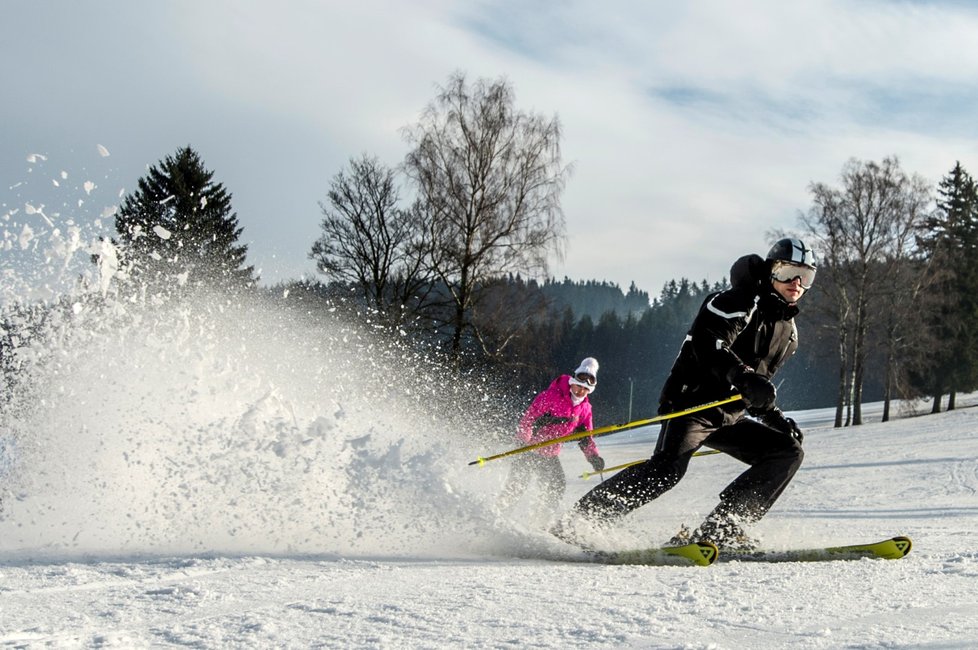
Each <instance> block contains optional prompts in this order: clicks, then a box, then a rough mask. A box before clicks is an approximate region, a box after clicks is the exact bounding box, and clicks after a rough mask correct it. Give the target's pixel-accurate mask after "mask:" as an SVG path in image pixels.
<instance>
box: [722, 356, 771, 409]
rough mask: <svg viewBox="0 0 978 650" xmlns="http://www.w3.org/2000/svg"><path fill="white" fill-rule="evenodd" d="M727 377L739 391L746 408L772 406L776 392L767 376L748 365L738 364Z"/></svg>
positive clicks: (766, 407) (767, 407)
mask: <svg viewBox="0 0 978 650" xmlns="http://www.w3.org/2000/svg"><path fill="white" fill-rule="evenodd" d="M727 378H728V380H729V381H730V383H731V384H733V385H734V386H735V387H736V388H737V390H738V391H740V396H741V397H742V398H743V400H744V403H745V404H747V407H748V408H754V409H759V410H766V409H769V408H771V407H772V406H774V400H775V398H776V397H777V395H778V393H777V391H776V390H775V388H774V384H772V383H771V381H770V380H769V379H768V378H767V377H762V376H761V375H759V374H757V373H756V372H754V370H753V369H751V368H750V367H748V366H740V367H738V368H735V369H734V370H733V371H732V372H731V373H730V374H729V375H728V376H727Z"/></svg>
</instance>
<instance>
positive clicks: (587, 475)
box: [581, 449, 721, 481]
mask: <svg viewBox="0 0 978 650" xmlns="http://www.w3.org/2000/svg"><path fill="white" fill-rule="evenodd" d="M719 453H721V452H720V451H719V450H717V449H710V450H708V451H698V452H696V453H695V454H693V455H694V456H710V455H712V454H719ZM647 460H648V458H643V459H642V460H633V461H632V462H630V463H622V464H621V465H615V466H614V467H605V468H604V469H603V470H601V472H616V471H618V470H620V469H625V468H626V467H631V466H632V465H639V464H641V463H644V462H645V461H647ZM601 472H584V473H583V474H581V478H582V479H584V480H585V481H586V480H588V479H589V478H591V477H592V476H594V475H595V474H599V473H601Z"/></svg>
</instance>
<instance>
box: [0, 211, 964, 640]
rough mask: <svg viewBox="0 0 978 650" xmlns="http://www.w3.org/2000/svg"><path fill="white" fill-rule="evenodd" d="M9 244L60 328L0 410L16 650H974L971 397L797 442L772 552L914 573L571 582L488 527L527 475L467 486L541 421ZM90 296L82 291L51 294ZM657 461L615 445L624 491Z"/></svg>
mask: <svg viewBox="0 0 978 650" xmlns="http://www.w3.org/2000/svg"><path fill="white" fill-rule="evenodd" d="M28 216H30V217H32V216H33V215H28ZM6 217H7V218H8V220H9V219H13V220H14V221H16V219H18V218H20V215H19V213H18V214H15V211H12V212H8V213H7V215H6ZM51 218H52V219H54V218H56V217H51ZM58 218H60V219H61V220H63V219H64V217H58ZM58 225H60V221H59V222H58ZM5 228H6V230H5V231H4V233H5V234H4V237H5V240H4V241H5V242H6V243H5V246H4V248H5V252H4V256H0V305H8V304H13V303H14V302H16V301H17V300H20V299H23V297H24V295H25V287H26V286H28V285H30V286H42V287H44V288H45V291H47V292H48V293H47V294H45V295H46V296H48V297H49V298H50V299H51V300H52V301H53V300H54V299H55V298H58V299H59V300H60V301H61V302H60V304H62V305H63V309H61V310H57V311H55V312H53V313H52V315H51V316H50V317H49V318H47V319H46V320H45V321H44V322H43V325H38V324H37V323H36V322H35V323H34V324H33V325H34V326H32V327H26V322H21V323H20V324H19V325H18V327H17V328H16V335H17V340H16V345H17V354H16V357H15V358H14V359H13V361H14V362H15V365H17V366H18V367H19V368H20V370H19V371H18V372H17V373H16V375H15V377H16V383H15V384H14V385H13V386H12V387H5V388H4V390H6V391H7V392H6V393H5V394H4V396H3V397H4V399H3V403H2V408H0V501H2V508H0V646H2V647H14V648H21V647H23V648H35V647H37V648H40V647H119V648H139V647H160V646H171V647H172V646H193V647H205V648H212V647H295V648H305V647H329V648H341V647H356V648H402V647H403V648H457V647H491V648H503V647H513V648H515V647H519V648H524V647H531V648H570V647H582V648H584V647H586V648H620V647H635V648H716V649H723V648H729V649H741V648H788V647H790V648H883V647H886V648H911V647H912V648H921V647H926V648H973V647H975V643H976V639H978V588H976V585H978V582H976V578H978V495H976V490H978V460H976V459H978V409H976V408H973V405H974V403H975V401H978V400H976V398H975V397H974V396H969V398H968V399H962V400H960V401H959V406H960V407H961V408H959V409H957V410H955V411H953V412H950V413H942V414H938V415H922V416H919V417H914V416H912V415H913V413H912V409H911V408H910V407H907V408H906V409H905V410H904V411H902V412H901V413H899V419H895V420H894V421H892V422H889V423H886V424H880V423H878V422H875V423H868V424H864V425H862V426H859V427H851V428H844V429H833V428H831V426H830V425H831V411H820V412H806V413H795V414H793V415H794V416H796V418H797V419H798V420H799V421H800V422H801V423H802V424H803V425H805V427H806V433H807V437H806V443H805V447H806V450H807V456H806V460H805V464H804V466H803V467H802V469H801V470H800V472H799V473H798V474H797V476H796V478H795V480H794V482H793V483H792V485H791V486H790V487H789V488H788V490H787V491H786V492H785V493H784V495H783V496H782V498H781V500H780V501H779V502H778V503H777V504H776V505H775V507H774V509H773V510H772V512H771V513H770V514H769V515H768V516H767V517H766V518H765V519H764V520H763V521H762V522H761V523H760V524H759V525H758V526H757V528H756V530H755V532H756V533H757V534H758V535H759V536H760V537H762V539H763V540H764V543H765V544H766V545H767V546H769V547H771V548H790V547H797V546H809V545H815V544H841V543H852V542H860V541H876V540H878V539H882V538H885V537H890V536H893V535H896V534H905V535H909V536H911V537H912V538H913V540H914V550H913V552H912V553H911V554H910V555H909V556H908V557H907V558H905V559H903V560H898V561H873V560H860V561H854V562H832V563H811V564H800V563H799V564H768V565H765V564H747V563H737V562H731V563H723V564H716V565H714V566H711V567H707V568H694V567H688V568H687V567H641V566H601V565H595V564H582V563H577V562H568V561H560V559H559V558H560V557H566V558H571V557H573V556H575V551H574V550H573V549H571V548H569V547H567V546H566V545H564V544H562V543H560V542H559V541H557V540H555V539H553V538H552V537H550V536H549V535H548V534H546V533H545V532H543V531H544V525H542V524H540V523H539V522H534V521H533V519H532V518H531V517H529V516H528V512H529V510H530V508H531V506H530V504H521V509H520V510H518V511H517V512H516V513H515V514H514V515H513V516H508V517H504V516H499V515H497V514H496V513H495V510H494V499H495V497H496V495H497V494H498V493H499V490H500V488H501V486H502V483H503V480H504V479H505V477H506V473H507V471H508V467H509V465H508V463H509V462H510V459H501V460H497V461H493V462H490V463H487V464H486V465H485V466H484V467H479V466H470V465H469V464H468V463H469V462H470V461H472V460H474V459H476V458H477V457H479V456H487V455H490V454H493V453H497V452H500V451H503V450H505V449H507V448H509V446H510V444H511V443H510V442H508V438H507V436H508V435H509V433H510V432H511V431H512V426H513V424H514V422H515V418H516V417H517V414H518V411H519V409H520V408H522V407H524V406H525V404H519V403H516V402H517V401H518V400H515V399H514V398H513V396H512V395H508V394H507V387H506V386H500V385H499V384H498V383H493V382H492V381H489V380H488V378H480V377H473V378H471V379H469V380H466V381H460V380H457V379H453V378H451V377H449V376H448V375H447V374H446V373H443V372H442V371H441V370H440V369H439V368H438V367H437V365H435V364H433V363H431V362H430V360H428V359H426V358H425V357H424V355H420V354H417V353H414V352H411V351H409V350H406V349H403V348H401V347H399V346H398V345H396V344H395V343H391V342H390V341H386V340H383V339H379V338H377V336H376V335H375V333H371V332H369V331H363V330H362V329H361V328H355V327H351V326H348V325H345V324H343V323H342V322H341V321H340V320H339V319H332V320H330V319H329V318H327V317H326V316H325V315H324V314H323V313H322V312H320V311H313V312H312V313H309V314H304V313H302V312H301V311H299V310H296V309H294V308H286V307H285V306H284V303H283V302H282V301H279V300H268V301H255V302H253V301H244V300H240V301H238V300H234V301H231V300H227V299H224V298H222V297H219V296H198V297H197V298H196V299H189V300H177V299H173V298H166V297H161V296H154V295H151V294H147V295H143V296H122V295H117V294H116V285H117V283H116V279H117V275H116V274H117V273H118V268H116V267H114V266H111V265H106V264H103V265H102V266H101V267H98V268H97V269H95V267H93V266H92V265H91V264H90V263H88V262H87V260H88V254H89V253H91V252H95V251H96V250H99V251H100V252H101V254H102V259H103V260H106V259H114V257H112V256H111V255H106V251H105V250H103V249H104V247H105V246H106V245H107V244H106V243H105V242H98V241H94V240H93V241H92V242H91V243H89V244H86V243H85V242H84V240H83V239H84V238H83V237H81V236H80V235H78V236H73V237H72V238H71V242H72V245H71V246H65V245H63V244H64V241H65V240H64V237H63V235H62V234H61V232H60V231H59V230H57V229H51V230H50V231H48V232H46V234H45V233H44V232H41V231H37V232H33V231H32V237H31V238H29V241H26V240H25V235H24V234H23V233H24V232H26V231H25V230H23V229H22V228H19V227H18V228H14V227H13V226H9V225H8V226H7V227H5ZM65 232H67V231H65ZM76 234H77V233H76ZM25 241H26V245H25ZM98 247H102V248H98ZM11 250H13V251H21V253H22V254H23V255H25V256H26V255H31V256H34V257H33V259H32V260H19V261H18V263H17V264H13V263H11V262H10V259H11V257H10V256H9V255H8V252H9V251H11ZM72 259H74V260H75V262H74V263H72V264H69V263H68V262H69V261H70V260H72ZM28 262H29V263H28ZM27 269H31V270H34V271H46V272H47V273H48V276H50V277H43V278H41V277H39V276H35V277H24V275H23V274H24V273H26V270H27ZM79 273H81V274H85V273H87V274H88V277H87V279H86V280H85V282H83V283H82V284H81V285H80V286H82V287H85V286H87V287H90V289H78V290H77V293H76V294H72V293H70V291H71V290H70V289H64V290H66V291H69V293H67V294H63V295H58V293H57V292H59V291H61V290H63V289H62V288H64V287H72V286H73V285H74V284H75V282H76V279H77V277H78V276H77V274H79ZM89 291H91V292H94V293H95V295H94V296H93V295H92V294H91V293H88V292H89ZM0 334H3V332H0ZM577 360H578V359H577V358H573V359H568V360H567V362H568V364H574V363H576V362H577ZM6 361H8V362H9V361H10V359H7V360H6ZM614 372H615V369H614V368H613V367H611V366H610V365H608V364H603V367H602V373H603V376H607V375H610V374H612V373H614ZM541 388H542V387H541ZM602 394H603V393H602V390H601V387H600V385H599V388H598V391H597V392H596V393H595V395H594V396H593V403H594V407H595V409H596V412H597V414H598V423H599V424H607V423H605V422H601V417H600V413H601V401H602ZM507 402H508V403H509V408H506V407H505V405H506V403H507ZM917 408H918V410H919V411H920V412H921V413H927V412H928V411H929V410H930V409H929V405H926V404H919V405H917ZM866 414H867V419H869V418H870V416H873V417H874V418H875V419H876V420H878V416H877V415H875V414H878V408H877V407H873V408H867V410H866ZM650 415H652V414H636V417H649V416H650ZM655 435H656V430H655V429H648V430H641V431H632V432H626V433H621V434H616V435H614V436H609V437H605V438H601V439H600V440H599V445H600V447H601V449H602V453H603V455H604V456H605V458H606V459H607V461H608V464H609V465H613V464H618V463H624V462H627V461H631V460H636V459H639V458H643V457H646V456H647V455H648V454H649V453H650V451H651V448H652V445H653V442H654V438H655ZM562 461H563V463H564V467H565V469H566V470H567V473H568V476H569V481H568V489H567V495H566V499H565V504H564V507H565V508H566V507H569V506H570V504H571V503H572V502H573V500H574V499H576V498H578V497H579V496H580V495H582V494H583V493H584V492H585V491H586V490H587V489H588V488H589V486H591V485H593V484H594V481H596V480H599V479H598V478H596V477H593V478H590V479H588V480H585V479H583V478H581V477H580V475H581V473H582V472H584V471H586V470H589V469H590V466H589V465H588V464H587V463H586V462H585V460H584V458H583V456H582V455H581V454H580V453H579V452H578V450H577V448H576V445H570V446H568V448H566V449H565V450H564V454H563V456H562ZM739 470H740V468H739V466H738V464H737V463H736V462H735V461H733V460H731V459H729V458H726V457H723V456H704V457H701V458H696V459H694V461H693V463H692V465H691V467H690V471H689V474H688V475H687V477H686V479H685V480H684V481H683V482H682V483H681V484H680V485H679V486H678V487H676V488H675V489H674V490H673V491H671V492H669V493H667V494H666V495H665V496H663V497H662V498H661V499H659V500H658V501H656V502H654V503H652V504H650V505H648V506H646V507H645V508H642V509H640V510H639V511H637V512H636V513H633V514H632V515H631V516H630V517H629V518H627V519H626V520H624V521H623V522H622V525H621V526H620V528H618V529H617V530H616V532H615V533H614V534H613V535H612V536H611V537H610V538H609V539H608V544H609V548H612V547H616V548H631V547H638V546H645V545H650V544H661V543H662V542H664V541H665V540H666V539H668V538H669V537H670V536H671V535H672V534H673V533H674V532H675V531H676V529H677V528H678V527H679V526H680V524H682V523H689V524H696V523H698V521H699V518H701V517H702V516H703V515H704V514H705V513H706V512H708V511H709V510H710V509H711V508H712V507H713V505H714V504H715V500H716V498H717V497H716V495H717V493H718V492H719V491H720V490H721V489H722V487H723V486H724V485H725V484H726V483H727V482H729V481H730V480H732V479H733V478H734V477H735V476H736V475H737V473H738V472H739ZM530 556H532V557H535V558H537V559H527V558H528V557H530ZM545 556H546V557H550V558H551V559H549V560H544V559H539V558H541V557H545Z"/></svg>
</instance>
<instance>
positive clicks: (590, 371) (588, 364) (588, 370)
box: [570, 357, 598, 393]
mask: <svg viewBox="0 0 978 650" xmlns="http://www.w3.org/2000/svg"><path fill="white" fill-rule="evenodd" d="M580 374H585V375H591V376H592V377H594V381H595V382H597V381H598V360H597V359H595V358H594V357H588V358H586V359H585V360H584V361H582V362H581V365H579V366H578V367H577V370H575V371H574V374H573V375H571V378H570V383H571V384H574V385H575V386H582V387H584V388H586V389H587V392H588V393H593V392H594V388H595V386H594V385H592V384H589V383H587V382H584V381H581V380H579V379H578V378H577V375H580Z"/></svg>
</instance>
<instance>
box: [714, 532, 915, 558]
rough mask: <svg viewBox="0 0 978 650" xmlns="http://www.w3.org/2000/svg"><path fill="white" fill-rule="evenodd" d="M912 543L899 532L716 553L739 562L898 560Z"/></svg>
mask: <svg viewBox="0 0 978 650" xmlns="http://www.w3.org/2000/svg"><path fill="white" fill-rule="evenodd" d="M912 547H913V542H911V541H910V538H909V537H907V536H905V535H899V536H897V537H892V538H890V539H884V540H883V541H881V542H874V543H872V544H850V545H847V546H829V547H825V548H808V549H798V550H785V551H764V550H757V551H730V550H724V551H722V552H721V553H720V560H721V561H724V562H726V561H741V562H829V561H835V560H860V559H862V558H876V559H882V560H899V559H900V558H902V557H904V556H906V554H907V553H909V552H910V549H911V548H912Z"/></svg>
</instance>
